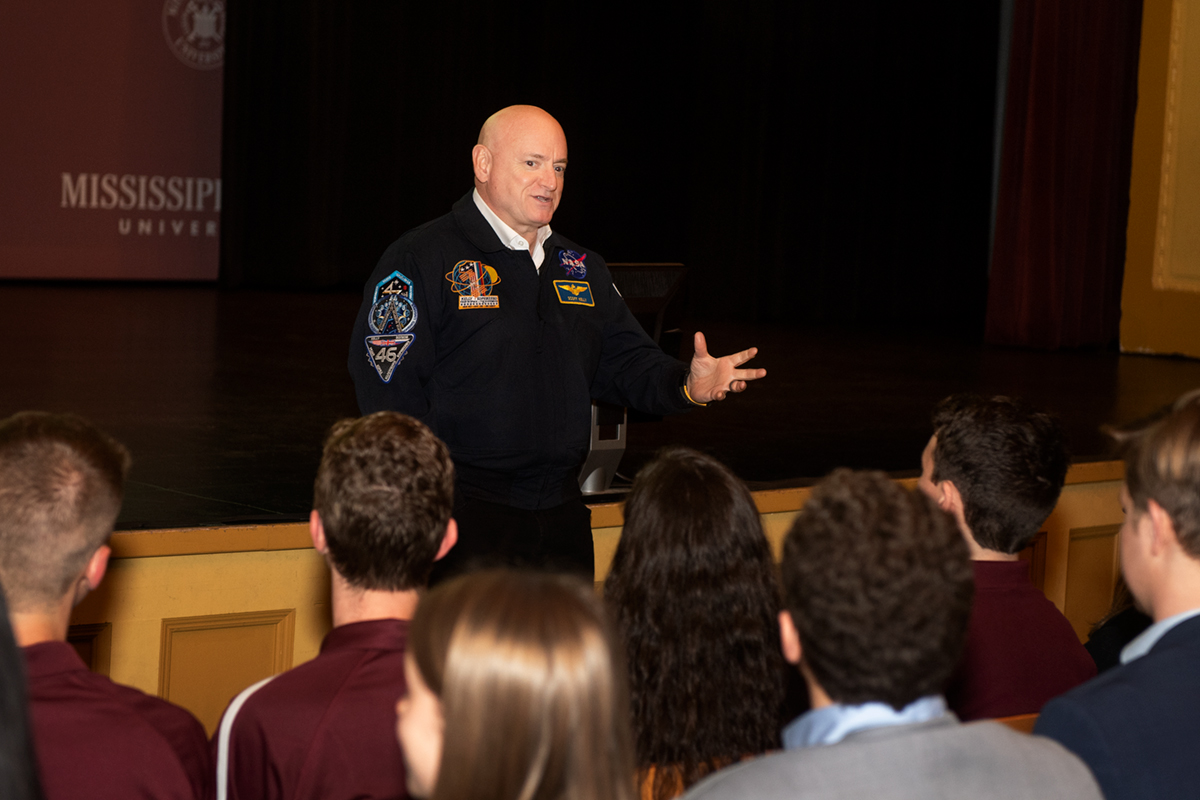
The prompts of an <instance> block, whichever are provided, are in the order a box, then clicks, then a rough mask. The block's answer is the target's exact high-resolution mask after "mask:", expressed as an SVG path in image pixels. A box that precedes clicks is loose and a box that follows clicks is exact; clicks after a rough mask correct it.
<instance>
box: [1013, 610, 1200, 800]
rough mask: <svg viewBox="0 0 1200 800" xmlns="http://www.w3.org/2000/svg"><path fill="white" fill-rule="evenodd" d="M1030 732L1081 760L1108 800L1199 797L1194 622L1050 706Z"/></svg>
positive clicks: (1199, 641) (1198, 642) (1199, 655)
mask: <svg viewBox="0 0 1200 800" xmlns="http://www.w3.org/2000/svg"><path fill="white" fill-rule="evenodd" d="M1033 732H1034V733H1036V734H1039V735H1041V736H1049V737H1050V738H1051V739H1057V740H1058V741H1059V742H1061V743H1062V744H1063V745H1064V746H1065V747H1066V748H1067V749H1068V750H1071V751H1072V752H1074V753H1075V754H1076V755H1077V756H1079V757H1080V758H1081V759H1083V760H1084V762H1085V763H1086V764H1087V765H1088V766H1089V767H1090V768H1091V770H1092V773H1093V774H1094V775H1095V776H1096V781H1097V782H1098V783H1099V784H1100V788H1101V790H1102V791H1103V792H1104V796H1105V798H1107V800H1128V799H1130V798H1145V800H1151V799H1152V798H1155V799H1161V800H1165V798H1175V797H1180V798H1182V797H1200V617H1192V618H1191V619H1188V620H1184V621H1183V622H1181V623H1179V624H1178V625H1176V626H1175V627H1174V628H1172V629H1171V630H1169V631H1167V633H1166V634H1164V635H1163V637H1162V638H1161V639H1159V640H1158V641H1157V642H1156V643H1155V644H1154V646H1153V647H1152V648H1150V652H1148V653H1146V655H1144V656H1142V657H1141V658H1138V659H1136V660H1134V661H1131V662H1129V663H1128V664H1125V665H1123V666H1119V667H1116V668H1114V669H1111V670H1109V671H1108V672H1105V673H1104V674H1103V675H1100V676H1099V677H1097V678H1095V679H1093V680H1091V681H1088V682H1087V683H1085V684H1083V685H1082V686H1079V687H1077V688H1075V689H1072V690H1071V691H1070V692H1067V693H1066V694H1065V695H1063V696H1062V697H1059V698H1057V699H1055V700H1051V701H1050V702H1049V703H1047V704H1046V707H1045V708H1044V709H1042V713H1041V716H1039V717H1038V721H1037V725H1036V726H1035V727H1034V729H1033Z"/></svg>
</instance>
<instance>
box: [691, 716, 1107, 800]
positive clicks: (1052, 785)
mask: <svg viewBox="0 0 1200 800" xmlns="http://www.w3.org/2000/svg"><path fill="white" fill-rule="evenodd" d="M872 733H876V734H878V735H875V736H873V737H864V738H852V739H847V740H844V741H842V742H839V743H837V744H834V745H826V746H817V747H810V748H803V749H798V750H791V751H787V752H784V753H778V754H775V755H771V756H767V757H765V758H761V759H758V760H755V761H751V762H744V763H742V764H738V765H735V766H733V767H730V768H728V769H725V770H722V771H720V772H718V773H715V774H714V775H712V776H710V777H709V778H707V779H706V780H704V781H702V782H701V783H699V784H697V785H696V786H695V787H693V789H692V791H690V792H689V793H688V794H687V797H688V798H689V800H694V799H695V798H705V799H706V800H721V799H722V798H736V797H748V796H754V797H762V798H780V800H782V798H792V799H793V800H796V799H797V798H810V799H812V800H815V799H816V798H834V797H847V796H863V797H868V796H869V797H875V798H924V797H929V796H932V795H936V794H939V793H940V794H944V795H947V796H963V797H973V798H985V799H986V798H997V800H999V798H1006V800H1007V799H1008V798H1035V797H1036V798H1057V799H1061V800H1099V798H1100V794H1099V789H1098V788H1097V787H1096V783H1095V781H1094V780H1093V778H1092V777H1091V774H1090V773H1089V772H1088V769H1087V767H1086V766H1084V764H1083V763H1082V762H1081V761H1080V760H1079V759H1078V758H1076V757H1075V756H1073V755H1071V754H1070V753H1068V752H1067V751H1066V750H1065V749H1064V748H1063V747H1062V746H1060V745H1058V744H1057V743H1055V742H1052V741H1049V740H1047V739H1043V738H1041V737H1031V736H1027V735H1025V734H1020V733H1016V732H1015V731H1011V730H1009V729H1007V728H1005V727H1004V726H1002V725H998V724H996V723H972V724H970V725H958V724H952V725H926V724H918V725H912V726H902V727H900V728H897V729H894V730H889V731H883V730H879V731H875V732H872Z"/></svg>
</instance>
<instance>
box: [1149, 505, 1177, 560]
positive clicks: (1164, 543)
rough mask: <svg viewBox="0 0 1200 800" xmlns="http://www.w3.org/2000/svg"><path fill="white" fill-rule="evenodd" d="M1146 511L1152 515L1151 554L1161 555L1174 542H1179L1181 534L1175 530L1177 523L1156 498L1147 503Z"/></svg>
mask: <svg viewBox="0 0 1200 800" xmlns="http://www.w3.org/2000/svg"><path fill="white" fill-rule="evenodd" d="M1146 506H1147V507H1146V513H1147V514H1149V515H1150V555H1152V556H1160V555H1162V554H1163V553H1164V552H1166V550H1167V548H1168V547H1170V546H1171V545H1173V544H1178V542H1179V536H1178V534H1176V532H1175V523H1174V522H1172V521H1171V515H1170V514H1168V513H1167V511H1166V509H1165V508H1163V507H1162V506H1160V505H1159V504H1158V503H1157V502H1155V501H1154V500H1151V501H1149V502H1148V503H1147V504H1146Z"/></svg>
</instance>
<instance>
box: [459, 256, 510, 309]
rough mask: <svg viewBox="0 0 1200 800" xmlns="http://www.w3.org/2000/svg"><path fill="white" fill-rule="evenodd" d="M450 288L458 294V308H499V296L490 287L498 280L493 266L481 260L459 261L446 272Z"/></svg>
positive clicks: (497, 274)
mask: <svg viewBox="0 0 1200 800" xmlns="http://www.w3.org/2000/svg"><path fill="white" fill-rule="evenodd" d="M446 280H448V281H450V290H451V291H453V292H454V293H455V294H457V295H458V308H459V310H460V311H461V310H463V309H468V308H499V307H500V298H499V297H497V296H496V295H494V294H492V289H493V287H495V285H496V284H498V283H499V282H500V275H499V273H497V272H496V269H495V267H489V266H488V265H487V264H484V263H483V262H482V261H460V262H458V263H457V264H455V265H454V269H452V270H450V271H449V272H447V273H446Z"/></svg>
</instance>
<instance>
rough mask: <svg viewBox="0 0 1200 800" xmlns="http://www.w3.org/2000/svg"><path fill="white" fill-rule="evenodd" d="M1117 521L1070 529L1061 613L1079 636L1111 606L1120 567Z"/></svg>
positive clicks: (1090, 627) (1089, 628) (1081, 637)
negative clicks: (1063, 600)
mask: <svg viewBox="0 0 1200 800" xmlns="http://www.w3.org/2000/svg"><path fill="white" fill-rule="evenodd" d="M1120 530H1121V526H1120V524H1113V525H1096V526H1092V527H1087V528H1073V529H1072V530H1071V544H1070V547H1069V549H1068V552H1067V596H1066V603H1065V607H1064V608H1063V613H1064V614H1066V616H1067V619H1068V620H1070V621H1071V626H1072V627H1073V628H1075V634H1076V635H1077V636H1079V638H1080V640H1081V641H1082V640H1086V639H1087V635H1088V632H1089V631H1090V630H1091V629H1092V625H1094V624H1096V623H1097V622H1098V621H1100V619H1102V618H1103V617H1104V615H1105V614H1107V613H1108V609H1109V607H1110V606H1112V598H1113V588H1114V587H1115V586H1116V585H1117V575H1118V574H1119V571H1120V557H1119V556H1120V552H1119V548H1118V547H1117V533H1118V531H1120Z"/></svg>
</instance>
